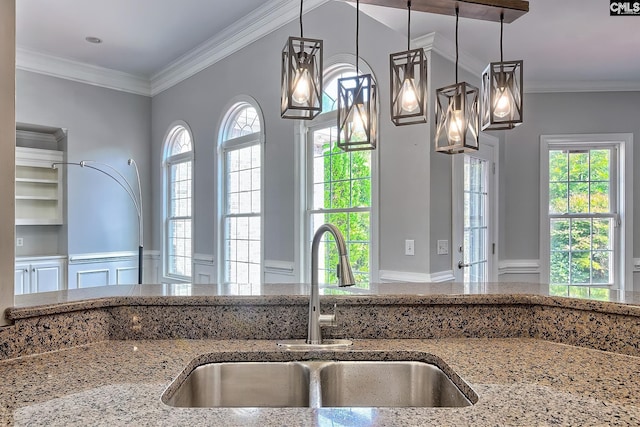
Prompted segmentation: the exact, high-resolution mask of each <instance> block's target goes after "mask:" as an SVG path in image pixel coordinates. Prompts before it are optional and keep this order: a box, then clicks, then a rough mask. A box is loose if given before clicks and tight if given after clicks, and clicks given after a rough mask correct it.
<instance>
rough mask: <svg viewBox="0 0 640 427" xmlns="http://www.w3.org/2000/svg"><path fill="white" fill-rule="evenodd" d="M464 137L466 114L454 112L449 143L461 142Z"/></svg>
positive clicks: (450, 121) (459, 111)
mask: <svg viewBox="0 0 640 427" xmlns="http://www.w3.org/2000/svg"><path fill="white" fill-rule="evenodd" d="M462 135H464V112H463V111H462V110H453V111H452V113H451V118H450V120H449V129H448V131H447V137H448V138H449V141H453V142H460V141H462Z"/></svg>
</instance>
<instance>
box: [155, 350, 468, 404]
mask: <svg viewBox="0 0 640 427" xmlns="http://www.w3.org/2000/svg"><path fill="white" fill-rule="evenodd" d="M453 375H454V377H455V378H456V381H458V382H459V383H461V384H463V385H464V386H465V389H466V390H467V394H468V395H469V396H472V397H471V398H472V399H473V400H472V401H473V402H475V401H476V400H477V396H476V395H475V393H474V392H473V391H472V390H471V389H470V388H469V387H468V386H466V384H464V381H462V379H460V378H459V377H458V376H457V375H455V374H453ZM163 401H164V402H165V403H166V404H168V405H170V406H176V407H190V408H203V407H219V408H238V407H271V408H282V407H310V408H321V407H409V406H413V407H460V406H469V405H471V404H472V403H471V402H472V401H471V400H469V398H468V397H467V396H466V395H465V394H464V393H463V392H462V391H461V390H460V389H459V388H458V386H457V385H456V384H455V383H454V382H453V381H452V380H451V379H450V378H449V377H448V376H447V374H445V373H444V372H443V371H442V370H440V368H439V367H438V366H436V365H433V364H430V363H425V362H418V361H346V360H345V361H334V360H307V361H295V360H292V361H284V362H219V363H208V364H204V365H200V366H198V367H197V368H195V369H194V370H193V371H191V372H190V373H189V374H188V375H187V376H186V377H182V376H181V377H179V378H178V379H177V380H176V381H174V383H172V384H171V385H170V386H169V388H168V389H167V390H166V391H165V393H164V395H163Z"/></svg>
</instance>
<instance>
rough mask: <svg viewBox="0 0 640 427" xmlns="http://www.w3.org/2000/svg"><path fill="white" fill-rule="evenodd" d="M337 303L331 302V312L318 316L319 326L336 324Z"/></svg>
mask: <svg viewBox="0 0 640 427" xmlns="http://www.w3.org/2000/svg"><path fill="white" fill-rule="evenodd" d="M337 306H338V305H337V304H333V314H321V315H319V316H318V322H319V323H320V326H337V325H338V322H337V317H336V316H337V314H336V312H337Z"/></svg>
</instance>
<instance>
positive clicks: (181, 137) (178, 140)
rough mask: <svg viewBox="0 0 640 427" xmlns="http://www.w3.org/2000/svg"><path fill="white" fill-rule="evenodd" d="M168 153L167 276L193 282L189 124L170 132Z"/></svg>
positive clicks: (166, 147) (191, 152) (165, 176)
mask: <svg viewBox="0 0 640 427" xmlns="http://www.w3.org/2000/svg"><path fill="white" fill-rule="evenodd" d="M164 153H165V155H164V194H165V197H164V199H165V203H164V242H163V264H164V276H165V277H167V278H171V279H179V280H191V271H192V269H191V264H192V253H193V247H192V244H193V228H192V224H193V218H192V209H193V139H192V137H191V132H190V131H189V129H188V127H187V124H186V123H180V124H177V125H174V126H172V127H171V128H170V130H169V132H168V134H167V137H166V139H165V150H164Z"/></svg>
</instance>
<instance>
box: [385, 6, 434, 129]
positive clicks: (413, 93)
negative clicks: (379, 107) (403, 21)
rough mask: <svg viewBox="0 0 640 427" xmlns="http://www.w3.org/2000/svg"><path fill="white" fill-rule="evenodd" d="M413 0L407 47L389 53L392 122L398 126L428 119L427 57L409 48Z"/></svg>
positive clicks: (409, 13) (408, 14) (408, 12)
mask: <svg viewBox="0 0 640 427" xmlns="http://www.w3.org/2000/svg"><path fill="white" fill-rule="evenodd" d="M410 43H411V1H408V2H407V50H406V51H404V52H397V53H392V54H391V55H389V68H390V75H391V121H392V122H393V124H395V125H396V126H402V125H411V124H415V123H426V122H427V58H426V55H425V53H424V50H423V49H422V48H420V49H410Z"/></svg>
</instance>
